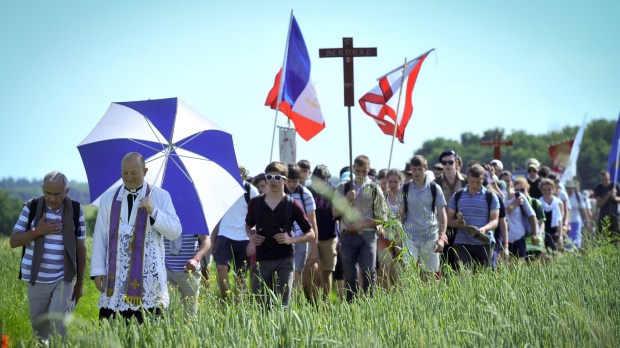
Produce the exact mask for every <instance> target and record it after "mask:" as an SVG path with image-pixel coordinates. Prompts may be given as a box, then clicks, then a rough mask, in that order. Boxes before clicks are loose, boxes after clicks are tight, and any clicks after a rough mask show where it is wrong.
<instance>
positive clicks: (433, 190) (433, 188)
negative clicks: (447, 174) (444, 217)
mask: <svg viewBox="0 0 620 348" xmlns="http://www.w3.org/2000/svg"><path fill="white" fill-rule="evenodd" d="M431 196H433V201H432V202H431V213H434V212H435V201H436V199H437V184H435V183H434V182H431Z"/></svg>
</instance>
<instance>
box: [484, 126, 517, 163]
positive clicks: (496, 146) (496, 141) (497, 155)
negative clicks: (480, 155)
mask: <svg viewBox="0 0 620 348" xmlns="http://www.w3.org/2000/svg"><path fill="white" fill-rule="evenodd" d="M480 145H482V146H493V158H494V159H497V160H501V151H500V148H501V146H502V145H504V146H512V140H501V139H500V135H499V132H498V131H495V133H494V134H493V140H483V141H481V142H480Z"/></svg>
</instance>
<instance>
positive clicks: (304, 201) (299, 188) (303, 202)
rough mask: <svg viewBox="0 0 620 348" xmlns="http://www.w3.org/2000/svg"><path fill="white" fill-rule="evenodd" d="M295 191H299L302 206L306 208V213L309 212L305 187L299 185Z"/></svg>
mask: <svg viewBox="0 0 620 348" xmlns="http://www.w3.org/2000/svg"><path fill="white" fill-rule="evenodd" d="M295 193H297V194H298V195H299V197H301V207H302V208H304V213H308V212H307V211H306V199H305V196H304V188H303V186H301V185H297V188H296V189H295Z"/></svg>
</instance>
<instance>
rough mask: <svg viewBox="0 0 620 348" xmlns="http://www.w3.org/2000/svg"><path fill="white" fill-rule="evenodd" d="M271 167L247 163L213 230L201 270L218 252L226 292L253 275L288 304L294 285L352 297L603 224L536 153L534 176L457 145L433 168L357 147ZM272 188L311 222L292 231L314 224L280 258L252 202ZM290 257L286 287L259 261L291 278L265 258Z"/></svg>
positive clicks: (513, 259)
mask: <svg viewBox="0 0 620 348" xmlns="http://www.w3.org/2000/svg"><path fill="white" fill-rule="evenodd" d="M433 162H434V161H433ZM274 163H275V164H278V165H280V168H281V167H284V170H282V169H278V167H277V166H275V167H274ZM274 163H271V164H270V165H269V166H267V168H266V170H265V173H261V174H258V175H255V176H253V177H250V176H249V175H248V172H247V170H246V169H245V168H243V167H240V172H241V176H242V178H243V180H244V184H245V189H246V194H245V195H244V197H242V198H240V199H239V200H238V202H237V203H236V205H235V206H233V207H232V208H231V210H230V211H229V212H228V213H227V214H226V215H225V216H224V218H223V219H222V222H221V223H220V225H218V227H217V228H216V230H215V231H214V233H212V234H211V236H210V238H211V248H210V250H209V252H208V253H207V254H206V255H205V257H204V258H203V260H202V265H203V266H205V267H203V269H202V274H203V276H205V277H208V276H209V275H208V271H207V267H206V266H207V265H208V263H209V260H210V258H211V255H212V256H213V259H214V260H215V263H216V269H217V280H218V284H219V288H220V292H221V295H222V297H224V298H226V297H228V296H230V294H231V290H235V291H237V292H238V291H239V290H240V289H242V288H243V287H244V284H245V283H246V281H245V280H246V279H247V278H246V277H247V274H248V273H249V274H250V279H251V282H250V284H251V285H250V286H251V288H252V289H251V290H252V291H253V292H255V293H261V292H262V290H264V289H263V288H262V286H266V287H268V288H269V289H271V290H274V291H275V293H276V294H281V295H282V296H283V297H284V301H283V303H284V304H285V305H288V301H289V297H290V289H288V291H287V289H286V286H287V284H290V287H292V288H293V289H297V290H298V291H299V293H303V294H304V295H305V297H306V298H307V300H309V301H316V300H317V299H319V298H321V297H322V298H327V297H328V296H329V294H330V293H331V292H332V289H335V290H336V292H337V294H338V298H341V299H346V300H347V301H351V300H353V299H354V298H355V296H357V295H359V293H360V292H365V293H370V292H371V291H372V289H373V287H374V286H380V287H383V288H390V287H391V286H394V285H395V284H397V282H398V279H399V274H401V273H402V270H403V268H404V267H416V268H417V271H416V274H417V273H419V274H420V277H422V279H425V280H427V281H430V280H433V281H439V280H440V279H441V271H442V269H444V270H445V268H446V267H450V268H452V269H454V270H459V269H460V268H462V267H468V268H472V269H474V270H476V269H477V268H478V267H491V268H493V269H495V268H496V267H497V266H498V264H499V263H500V262H506V263H519V262H523V261H524V260H530V259H536V258H537V257H539V256H540V255H542V254H545V253H552V254H557V253H558V252H564V251H567V250H570V251H576V250H579V249H580V248H581V246H582V232H585V233H587V231H592V232H593V231H594V230H595V228H596V224H594V223H593V221H594V220H596V216H597V210H598V209H597V202H596V199H595V198H594V192H592V191H589V190H583V191H581V190H580V188H579V182H578V181H577V180H568V181H566V182H565V183H560V176H559V175H558V174H557V173H553V172H552V171H551V170H550V168H549V167H547V166H542V165H541V164H540V163H539V162H538V161H537V160H536V159H534V158H531V159H528V160H527V161H526V163H525V167H526V168H527V169H526V170H527V174H525V175H523V176H522V177H517V176H513V175H512V173H511V172H509V171H507V170H504V167H503V164H502V162H501V161H500V160H498V159H494V160H492V161H490V162H489V163H481V162H479V161H470V162H468V163H467V167H465V168H464V165H463V161H462V158H461V157H460V156H459V155H457V154H456V153H455V152H454V151H452V150H445V151H444V152H442V153H441V155H440V156H439V158H438V159H437V162H434V163H433V164H430V163H428V161H427V160H426V159H425V158H424V157H422V156H414V157H413V158H412V159H411V160H410V161H409V162H408V163H407V164H406V165H405V168H404V169H403V170H400V169H389V170H388V169H381V170H378V171H377V170H376V169H374V168H372V167H371V165H370V159H369V158H368V157H367V156H364V155H360V156H358V157H356V158H355V162H354V165H353V167H352V168H350V167H349V166H346V167H343V168H341V169H340V171H339V175H338V176H332V175H331V172H330V169H329V168H328V167H327V166H325V165H316V166H315V167H314V168H312V167H311V164H310V162H309V161H308V160H301V161H299V162H297V163H288V164H285V163H279V162H274ZM278 174H280V175H278ZM603 174H604V173H601V175H602V176H604V175H603ZM278 176H279V177H278ZM608 177H609V175H608V173H607V178H608ZM276 179H280V180H276ZM608 179H609V178H608ZM270 185H274V187H275V186H282V187H283V191H284V193H285V194H286V195H287V196H290V197H291V198H292V201H294V202H296V206H297V207H301V210H302V211H303V215H304V219H305V220H306V221H307V224H306V223H304V224H303V225H304V226H302V227H300V224H298V223H297V222H295V223H293V224H292V225H291V226H289V227H290V228H289V229H290V233H289V235H290V236H291V237H293V238H295V237H297V238H301V237H304V233H306V232H308V231H309V230H310V229H311V230H312V232H314V235H313V236H312V237H311V238H309V239H308V238H306V239H299V240H297V241H295V242H293V241H292V240H291V243H290V244H291V245H290V253H289V254H287V253H286V252H285V253H284V254H278V256H277V257H271V256H272V255H269V253H270V252H273V253H278V251H277V247H278V245H270V246H266V244H262V245H259V246H258V247H257V245H256V244H258V243H262V241H263V240H265V239H264V238H263V237H256V238H261V239H260V241H259V242H257V243H254V241H255V239H254V238H255V236H258V235H260V234H261V232H262V231H261V229H257V226H255V225H254V224H255V223H256V219H255V217H256V215H257V214H258V213H257V211H258V210H257V209H258V208H256V207H257V206H260V204H261V198H262V197H267V196H268V194H267V193H268V192H269V190H270ZM433 186H434V187H433ZM599 186H600V185H599ZM608 186H609V185H608ZM472 187H473V188H472ZM597 189H599V187H597ZM459 191H462V193H460V194H459V193H458V192H459ZM604 193H605V192H602V193H601V194H604ZM476 196H477V197H476ZM251 201H253V203H252V202H251ZM283 201H286V200H283ZM262 202H263V203H262V204H263V205H264V204H265V203H264V202H265V198H262ZM485 205H486V206H485ZM271 207H272V209H274V210H275V206H271ZM235 210H238V211H237V213H235V212H234V211H235ZM234 217H236V221H234V220H235V219H234ZM241 218H243V221H242V220H241ZM280 218H281V217H278V219H280ZM287 218H288V217H285V218H284V219H287ZM279 223H280V222H277V223H276V224H279ZM234 224H237V225H239V226H241V225H243V224H245V225H246V226H245V227H246V232H247V234H246V235H242V234H237V235H236V236H234V235H233V234H232V233H228V232H226V229H228V230H233V229H234V226H233V225H234ZM282 224H285V223H282ZM306 225H307V226H306ZM223 226H227V227H224V228H223ZM284 229H287V228H286V227H285V228H284ZM276 232H277V231H276ZM262 234H264V233H262ZM300 241H301V242H300ZM276 243H279V241H277V242H274V244H276ZM286 244H288V243H286ZM261 249H263V250H262V252H261ZM257 250H258V252H257ZM288 256H292V257H290V258H289V257H288ZM283 259H290V260H291V263H292V264H291V265H290V268H291V271H292V272H291V277H292V279H288V277H280V281H281V282H284V283H285V284H284V288H279V287H278V286H277V284H275V283H274V279H273V278H272V277H271V276H270V275H269V274H264V273H263V274H261V271H260V267H257V264H258V265H261V264H265V265H267V266H264V267H267V268H269V270H268V272H267V273H271V275H273V273H275V274H278V271H279V272H280V274H284V273H288V271H289V265H287V266H286V267H284V268H281V267H280V266H281V265H272V264H270V262H272V261H274V260H277V261H278V262H279V261H280V260H283ZM272 267H275V268H272ZM278 267H280V268H278ZM418 270H419V272H418ZM230 271H233V272H234V274H235V278H236V279H237V280H238V281H237V282H236V283H237V286H236V287H235V289H231V287H230V284H229V281H228V279H229V278H228V274H229V272H230ZM289 281H290V283H289Z"/></svg>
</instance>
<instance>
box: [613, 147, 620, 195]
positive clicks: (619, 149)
mask: <svg viewBox="0 0 620 348" xmlns="http://www.w3.org/2000/svg"><path fill="white" fill-rule="evenodd" d="M618 160H620V139H618V144H617V146H616V163H615V165H614V167H615V169H614V187H615V186H616V183H617V182H618Z"/></svg>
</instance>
